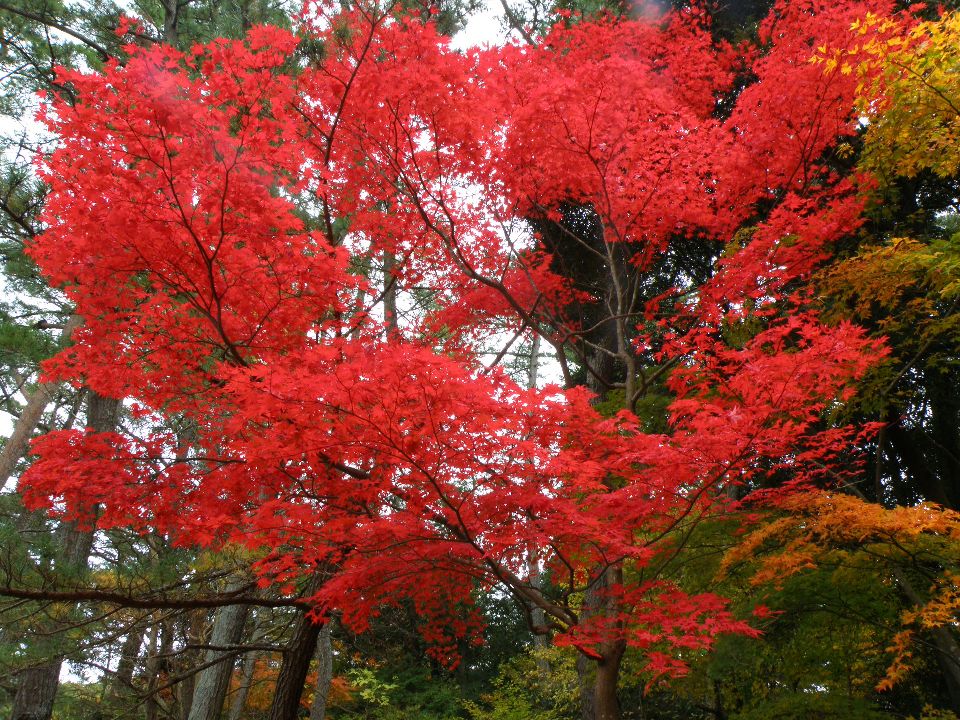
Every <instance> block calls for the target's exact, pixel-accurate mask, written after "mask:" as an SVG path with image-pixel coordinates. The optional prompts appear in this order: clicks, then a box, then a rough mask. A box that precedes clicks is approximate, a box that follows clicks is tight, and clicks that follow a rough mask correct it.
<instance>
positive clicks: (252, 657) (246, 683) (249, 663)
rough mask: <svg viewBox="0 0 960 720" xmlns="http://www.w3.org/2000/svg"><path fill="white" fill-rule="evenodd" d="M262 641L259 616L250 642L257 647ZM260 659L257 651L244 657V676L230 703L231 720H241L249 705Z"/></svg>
mask: <svg viewBox="0 0 960 720" xmlns="http://www.w3.org/2000/svg"><path fill="white" fill-rule="evenodd" d="M262 639H263V632H262V630H261V626H260V620H259V618H258V617H257V615H254V627H253V633H252V635H251V638H250V641H251V643H253V644H254V645H256V644H257V643H258V642H260V640H262ZM259 658H260V653H259V652H257V651H256V650H251V651H250V652H248V653H246V654H245V655H244V658H243V674H242V676H241V678H240V687H239V688H237V694H236V695H234V697H233V699H232V700H231V703H230V715H229V720H240V718H241V717H243V710H244V707H246V704H247V695H249V694H250V686H251V685H253V673H254V672H255V671H256V669H257V660H258V659H259Z"/></svg>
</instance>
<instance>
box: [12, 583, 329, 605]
mask: <svg viewBox="0 0 960 720" xmlns="http://www.w3.org/2000/svg"><path fill="white" fill-rule="evenodd" d="M0 597H10V598H18V599H21V600H40V601H47V602H105V603H111V604H114V605H119V606H121V607H130V608H146V609H160V608H175V609H184V610H186V609H191V608H216V607H224V606H227V605H255V606H258V607H269V608H274V607H302V608H309V607H311V604H310V603H309V602H307V601H306V600H304V599H303V598H273V599H268V598H263V597H257V596H255V595H242V594H230V593H225V594H223V595H208V596H206V597H196V598H189V597H186V598H185V597H180V598H178V597H142V598H137V597H131V596H130V595H124V594H123V593H118V592H112V591H109V590H100V589H97V588H84V589H79V590H33V589H30V588H18V587H10V586H5V587H0Z"/></svg>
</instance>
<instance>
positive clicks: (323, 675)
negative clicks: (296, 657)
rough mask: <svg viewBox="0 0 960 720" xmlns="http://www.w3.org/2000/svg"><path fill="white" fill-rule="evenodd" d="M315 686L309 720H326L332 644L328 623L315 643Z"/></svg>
mask: <svg viewBox="0 0 960 720" xmlns="http://www.w3.org/2000/svg"><path fill="white" fill-rule="evenodd" d="M317 664H318V667H317V685H316V687H315V688H314V690H313V703H311V705H310V720H326V717H327V697H328V696H329V695H330V681H331V680H333V643H332V638H331V633H330V623H327V624H326V625H324V626H323V629H322V630H321V631H320V637H319V642H318V643H317Z"/></svg>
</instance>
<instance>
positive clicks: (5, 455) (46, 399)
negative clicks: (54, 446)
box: [0, 315, 83, 487]
mask: <svg viewBox="0 0 960 720" xmlns="http://www.w3.org/2000/svg"><path fill="white" fill-rule="evenodd" d="M82 323H83V321H82V320H81V319H80V316H79V315H71V316H70V319H69V320H67V324H66V325H64V326H63V332H62V333H61V334H60V343H59V345H60V347H65V346H66V345H67V343H69V342H70V338H71V337H72V336H73V333H74V331H75V330H76V329H77V328H78V327H80V325H81V324H82ZM58 387H59V383H54V382H42V383H40V384H38V385H37V387H36V389H35V390H34V391H33V393H32V394H31V395H30V398H29V399H28V400H27V404H26V405H25V406H24V408H23V410H21V411H20V417H19V418H18V419H17V422H16V424H15V425H14V426H13V432H12V433H11V435H10V437H9V438H8V439H7V442H6V443H5V444H4V446H3V450H2V451H0V487H3V486H4V485H6V484H7V481H8V480H9V479H10V478H11V477H13V474H14V472H15V471H16V469H17V463H18V462H20V459H21V458H22V457H23V456H24V455H26V454H27V448H29V447H30V438H32V437H33V433H34V432H35V431H36V429H37V425H39V424H40V418H42V417H43V413H44V411H45V410H46V409H47V406H48V405H49V404H50V402H51V401H52V400H53V396H54V395H56V392H57V388H58Z"/></svg>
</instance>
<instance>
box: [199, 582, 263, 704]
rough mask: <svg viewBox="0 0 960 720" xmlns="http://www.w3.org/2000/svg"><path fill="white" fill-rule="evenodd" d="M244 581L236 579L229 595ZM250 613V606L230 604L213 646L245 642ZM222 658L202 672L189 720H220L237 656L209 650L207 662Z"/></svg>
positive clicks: (222, 614)
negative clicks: (244, 631)
mask: <svg viewBox="0 0 960 720" xmlns="http://www.w3.org/2000/svg"><path fill="white" fill-rule="evenodd" d="M244 582H245V578H239V579H236V580H234V581H233V582H232V583H231V584H230V585H229V586H228V588H227V590H228V592H229V591H233V590H239V589H240V588H241V587H243V584H244ZM248 613H249V607H248V606H246V605H228V606H226V607H224V608H222V609H221V610H220V612H218V613H217V617H216V620H215V621H214V624H213V631H212V632H211V633H210V643H209V644H210V645H213V646H214V647H228V646H232V645H237V644H238V643H239V642H240V641H241V640H242V639H243V629H244V626H245V625H246V623H247V615H248ZM218 657H219V658H222V660H221V661H220V662H218V663H216V664H214V665H211V666H210V667H208V668H206V669H204V670H202V671H201V672H200V674H199V676H198V677H197V681H196V685H195V687H194V691H193V703H192V704H191V706H190V714H189V716H188V718H189V720H217V718H219V717H220V713H221V711H222V710H223V702H224V700H225V699H226V697H227V689H228V688H229V686H230V677H231V676H232V675H233V665H234V661H235V659H236V657H237V655H236V653H235V652H227V653H224V652H223V651H221V650H207V652H206V654H205V656H204V662H213V661H215V660H216V659H217V658H218Z"/></svg>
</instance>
